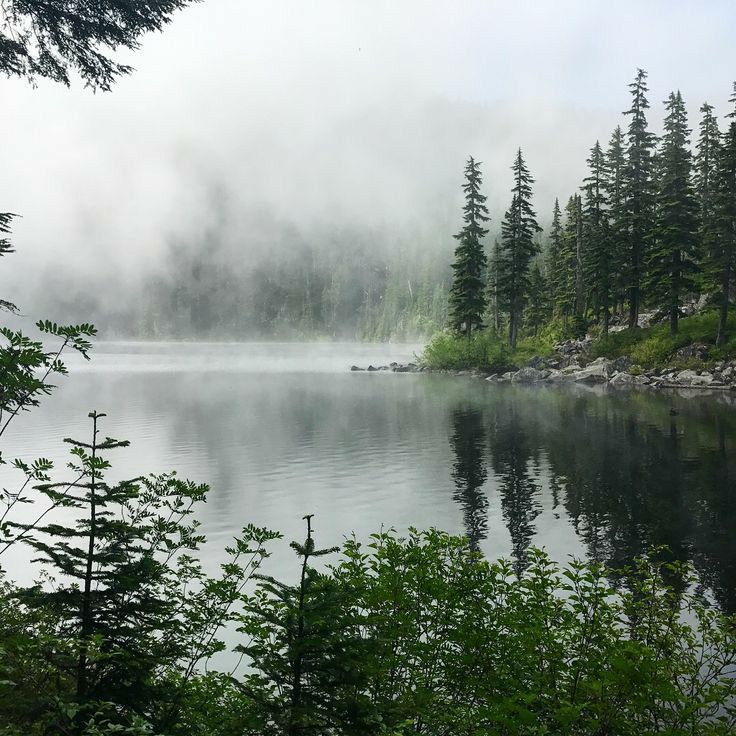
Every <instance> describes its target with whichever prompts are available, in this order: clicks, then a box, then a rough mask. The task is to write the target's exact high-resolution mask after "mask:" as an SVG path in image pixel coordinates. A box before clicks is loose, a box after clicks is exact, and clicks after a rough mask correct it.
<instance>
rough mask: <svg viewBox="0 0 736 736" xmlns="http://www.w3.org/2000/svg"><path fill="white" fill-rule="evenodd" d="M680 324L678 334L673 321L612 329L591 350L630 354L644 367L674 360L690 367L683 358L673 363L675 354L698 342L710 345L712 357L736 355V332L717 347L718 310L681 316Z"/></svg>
mask: <svg viewBox="0 0 736 736" xmlns="http://www.w3.org/2000/svg"><path fill="white" fill-rule="evenodd" d="M679 324H680V327H679V331H678V333H677V334H676V335H672V334H671V333H670V327H669V323H666V324H658V325H655V326H653V327H647V328H645V329H638V328H637V329H634V330H629V329H626V330H622V331H621V332H615V333H609V334H608V335H605V336H603V337H601V338H600V339H599V340H597V341H596V342H595V343H594V344H593V346H592V348H591V351H590V352H591V355H592V357H594V358H597V357H599V356H604V357H606V358H618V357H620V356H623V355H626V356H628V357H630V358H631V360H632V361H633V362H634V363H638V364H639V365H641V366H642V367H643V368H658V367H664V366H667V365H671V364H672V365H674V366H675V367H686V366H685V365H684V364H682V363H681V362H677V361H676V362H674V363H673V360H672V356H673V354H674V353H675V352H676V351H677V350H679V349H680V348H683V347H686V346H687V345H692V344H694V343H701V344H704V345H708V346H710V351H709V359H710V360H718V359H724V358H730V357H733V356H736V335H735V336H734V337H733V338H731V339H730V340H728V341H727V342H726V343H725V345H723V346H722V347H721V348H719V349H716V348H715V347H714V342H715V336H716V332H717V329H718V314H717V312H714V311H710V312H703V313H702V314H697V315H694V316H692V317H686V318H684V319H681V320H680V323H679ZM729 329H730V332H731V334H733V333H734V331H736V315H731V317H730V318H729ZM698 365H699V367H703V365H704V363H703V362H702V361H700V362H699V364H698Z"/></svg>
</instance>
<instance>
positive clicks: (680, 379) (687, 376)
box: [667, 369, 698, 386]
mask: <svg viewBox="0 0 736 736" xmlns="http://www.w3.org/2000/svg"><path fill="white" fill-rule="evenodd" d="M697 377H698V374H697V373H696V372H695V371H691V370H689V369H688V370H685V371H680V372H679V373H678V374H677V375H675V376H672V375H668V376H667V378H669V379H670V380H675V381H677V383H683V384H685V385H687V386H689V385H690V384H692V382H693V379H694V378H697Z"/></svg>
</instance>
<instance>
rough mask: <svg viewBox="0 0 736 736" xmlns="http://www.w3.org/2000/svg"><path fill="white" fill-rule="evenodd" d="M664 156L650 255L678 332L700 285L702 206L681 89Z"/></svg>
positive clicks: (654, 290)
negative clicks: (685, 302)
mask: <svg viewBox="0 0 736 736" xmlns="http://www.w3.org/2000/svg"><path fill="white" fill-rule="evenodd" d="M665 107H666V110H667V115H666V117H665V120H664V135H663V137H662V140H661V144H660V149H659V153H658V156H657V161H658V173H659V176H658V186H657V196H656V208H655V212H656V215H655V226H654V231H653V234H652V244H651V246H650V253H649V257H648V284H649V291H650V294H651V295H652V297H653V298H654V300H655V302H656V304H657V305H658V306H659V307H660V308H662V309H664V310H665V311H666V312H667V314H668V315H669V320H670V331H671V332H672V334H673V335H674V334H676V333H677V326H678V320H679V316H680V310H681V306H682V299H683V297H684V295H685V294H687V293H688V292H691V291H693V290H694V289H695V283H694V281H693V280H692V274H693V273H694V272H695V270H696V245H697V235H696V233H697V205H696V202H695V197H694V195H693V190H692V180H691V168H692V156H691V154H690V149H689V144H690V129H689V128H688V127H687V113H686V111H685V103H684V102H683V101H682V95H681V94H680V92H679V91H678V92H673V93H671V94H670V96H669V98H668V100H667V102H666V103H665Z"/></svg>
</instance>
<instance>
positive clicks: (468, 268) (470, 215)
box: [450, 156, 489, 337]
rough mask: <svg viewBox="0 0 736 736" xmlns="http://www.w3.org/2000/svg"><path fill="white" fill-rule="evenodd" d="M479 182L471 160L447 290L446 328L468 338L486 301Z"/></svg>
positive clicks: (484, 216) (483, 215)
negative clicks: (448, 308)
mask: <svg viewBox="0 0 736 736" xmlns="http://www.w3.org/2000/svg"><path fill="white" fill-rule="evenodd" d="M481 183H482V178H481V173H480V162H479V161H475V160H474V159H473V157H472V156H470V157H469V158H468V163H467V165H466V166H465V184H463V191H464V192H465V206H464V207H463V220H464V222H465V224H464V226H463V229H462V230H461V231H460V232H459V233H458V234H457V235H455V237H456V238H457V240H459V241H460V245H458V246H457V248H455V262H454V263H453V264H452V270H453V281H452V288H451V289H450V324H451V326H452V328H453V329H454V330H455V331H456V332H460V333H464V334H465V335H466V336H467V337H470V335H471V333H472V331H473V330H474V329H478V328H481V327H482V326H483V312H484V311H485V308H486V298H485V294H484V286H483V275H484V274H483V272H484V270H485V267H486V255H485V252H484V250H483V244H482V243H481V240H482V239H483V238H484V237H485V236H486V235H487V234H488V230H487V229H486V228H484V227H483V224H482V223H484V222H488V220H489V217H488V209H487V208H486V206H485V201H486V198H485V196H484V195H483V194H481V193H480V188H481Z"/></svg>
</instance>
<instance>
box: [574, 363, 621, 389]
mask: <svg viewBox="0 0 736 736" xmlns="http://www.w3.org/2000/svg"><path fill="white" fill-rule="evenodd" d="M612 374H613V369H612V366H611V361H610V360H606V359H605V358H603V359H600V358H599V359H597V360H596V361H595V362H593V363H591V364H590V365H589V366H587V367H586V368H582V369H581V370H579V371H577V372H576V373H575V374H574V375H573V380H574V381H575V382H576V383H606V381H608V379H609V378H610V377H611V375H612Z"/></svg>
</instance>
